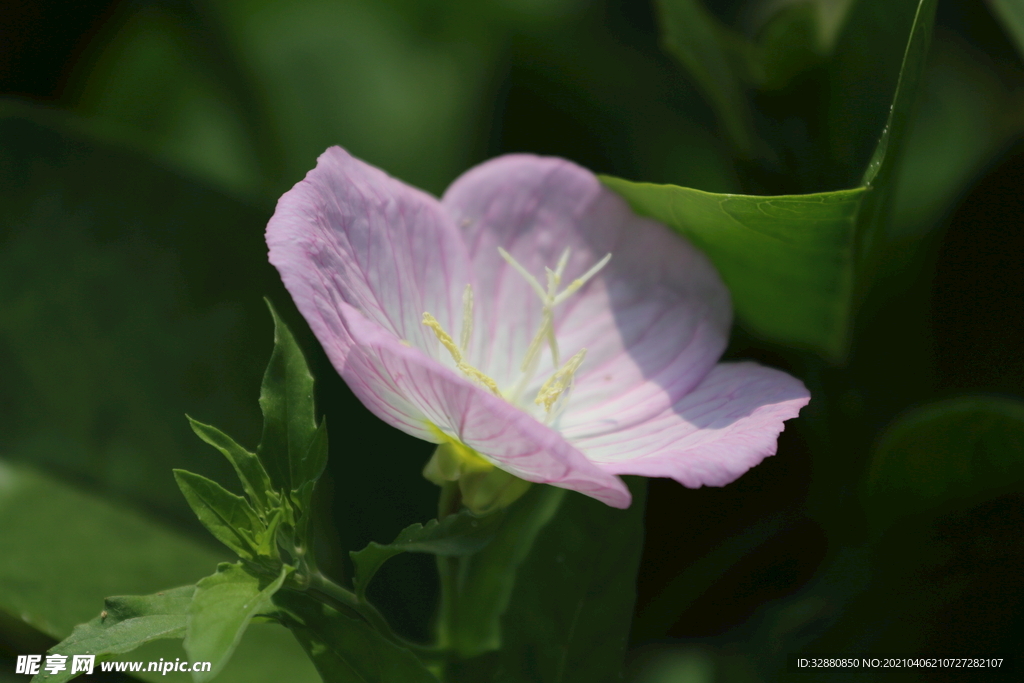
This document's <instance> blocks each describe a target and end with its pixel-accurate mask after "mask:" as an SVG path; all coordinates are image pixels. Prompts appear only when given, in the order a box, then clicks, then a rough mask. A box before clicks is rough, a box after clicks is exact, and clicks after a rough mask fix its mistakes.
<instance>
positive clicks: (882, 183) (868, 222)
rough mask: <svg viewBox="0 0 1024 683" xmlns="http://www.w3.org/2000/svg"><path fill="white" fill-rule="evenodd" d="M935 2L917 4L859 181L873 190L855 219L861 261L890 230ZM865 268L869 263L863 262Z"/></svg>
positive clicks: (869, 256) (872, 254)
mask: <svg viewBox="0 0 1024 683" xmlns="http://www.w3.org/2000/svg"><path fill="white" fill-rule="evenodd" d="M937 3H938V0H921V2H920V3H919V4H918V6H917V13H916V14H915V15H914V22H913V25H912V28H911V33H910V40H909V41H907V46H906V51H905V52H904V55H903V62H902V66H901V68H900V71H899V80H898V81H897V83H896V94H895V96H894V97H893V98H892V103H891V106H890V108H889V116H888V119H887V120H886V122H885V128H884V129H883V130H882V136H881V139H880V140H879V141H878V145H877V146H876V147H875V152H874V154H873V155H872V157H871V161H870V162H869V163H868V167H867V170H865V171H864V178H863V179H862V181H861V183H862V184H863V185H865V186H866V187H870V188H871V189H872V192H870V193H868V194H867V195H866V196H865V198H864V207H863V208H862V209H861V217H860V220H859V221H858V235H859V240H858V242H859V244H858V257H859V260H860V261H861V262H863V261H866V260H869V259H872V258H874V257H876V255H877V253H878V251H879V248H880V247H881V246H883V244H882V243H884V242H885V241H886V240H888V238H889V236H890V235H889V233H890V232H891V230H892V228H891V226H892V214H893V210H892V206H893V203H894V201H895V199H896V196H897V195H896V180H897V178H898V175H899V171H900V164H901V163H902V161H903V153H902V152H903V149H904V147H905V145H906V138H907V135H908V126H909V124H910V121H911V116H912V114H913V112H914V105H915V104H916V103H917V100H918V95H919V93H920V91H921V84H922V82H923V80H924V74H925V66H926V65H927V56H928V47H929V45H930V44H931V36H932V26H933V24H934V23H935V7H936V5H937ZM864 267H871V266H863V265H862V268H864Z"/></svg>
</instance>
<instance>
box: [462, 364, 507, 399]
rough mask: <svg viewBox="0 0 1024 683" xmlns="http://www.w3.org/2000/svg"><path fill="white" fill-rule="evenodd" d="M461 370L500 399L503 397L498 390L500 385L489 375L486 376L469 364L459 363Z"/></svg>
mask: <svg viewBox="0 0 1024 683" xmlns="http://www.w3.org/2000/svg"><path fill="white" fill-rule="evenodd" d="M459 370H461V371H462V372H463V374H465V375H467V376H468V377H469V378H470V379H475V380H476V381H478V382H480V383H481V384H483V385H484V386H485V387H487V388H488V389H490V390H491V393H492V394H494V395H495V396H497V397H498V398H501V397H502V396H501V389H499V388H498V383H497V382H495V381H494V380H493V379H491V378H490V377H488V376H487V375H485V374H484V373H482V372H480V371H479V370H477V369H476V368H474V367H473V366H472V365H470V364H469V363H459Z"/></svg>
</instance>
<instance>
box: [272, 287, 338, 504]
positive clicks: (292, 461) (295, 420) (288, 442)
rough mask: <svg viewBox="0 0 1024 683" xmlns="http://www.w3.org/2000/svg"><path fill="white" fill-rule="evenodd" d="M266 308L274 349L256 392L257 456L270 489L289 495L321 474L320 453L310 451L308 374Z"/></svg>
mask: <svg viewBox="0 0 1024 683" xmlns="http://www.w3.org/2000/svg"><path fill="white" fill-rule="evenodd" d="M267 307H268V308H269V309H270V314H271V316H273V318H274V351H273V353H271V355H270V362H269V363H268V364H267V370H266V372H265V373H264V375H263V385H262V387H261V389H260V408H261V409H262V411H263V437H262V439H261V440H260V445H259V448H258V449H257V451H256V452H257V454H258V455H259V459H260V462H262V463H263V466H264V467H265V468H266V469H267V472H268V473H269V474H270V479H271V481H272V482H273V483H274V486H275V487H276V488H277V489H278V490H280V491H292V490H295V489H298V488H300V487H301V486H302V484H303V483H305V482H307V481H311V480H314V479H316V477H318V476H319V475H320V472H321V471H323V465H324V463H323V459H322V458H321V453H320V451H319V450H318V449H310V445H311V444H312V442H313V441H314V438H315V436H316V434H317V432H318V429H317V424H316V416H315V413H314V409H313V376H312V375H311V374H310V372H309V366H308V365H307V364H306V359H305V357H304V356H303V355H302V351H301V350H300V349H299V346H298V344H297V343H296V342H295V337H294V336H292V333H291V331H290V330H289V329H288V326H287V325H285V323H284V321H283V320H281V318H280V317H279V316H278V314H277V311H275V310H274V307H273V305H272V304H271V303H270V301H269V300H268V301H267Z"/></svg>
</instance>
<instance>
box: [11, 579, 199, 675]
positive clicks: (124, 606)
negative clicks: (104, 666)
mask: <svg viewBox="0 0 1024 683" xmlns="http://www.w3.org/2000/svg"><path fill="white" fill-rule="evenodd" d="M195 591H196V587H195V586H182V587H181V588H172V589H170V590H167V591H161V592H159V593H155V594H153V595H122V596H116V597H111V598H107V599H106V600H104V602H103V611H102V612H100V614H99V615H98V616H96V617H95V618H93V619H92V620H91V621H87V622H86V623H84V624H79V625H78V626H76V627H75V630H74V631H72V632H71V635H69V636H68V637H67V638H65V639H64V640H62V641H61V642H59V643H57V644H56V645H54V646H53V647H52V648H50V650H49V653H50V654H61V655H64V656H66V657H67V658H68V659H67V668H66V669H65V670H64V671H61V672H58V673H56V674H50V673H47V672H45V671H43V672H41V673H39V674H36V675H35V676H33V677H32V681H31V683H44V682H45V683H63V682H64V681H68V680H70V679H72V678H75V677H76V676H78V675H79V673H74V674H72V673H71V661H72V657H73V656H74V655H95V656H96V659H97V661H103V660H105V659H108V658H109V656H110V655H117V654H122V653H125V652H131V651H132V650H134V649H136V648H138V647H141V646H142V645H145V644H146V643H148V642H151V641H154V640H159V639H161V638H183V637H184V636H185V628H186V622H187V614H188V607H189V604H190V603H191V602H192V595H193V594H194V593H195Z"/></svg>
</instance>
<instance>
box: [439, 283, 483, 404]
mask: <svg viewBox="0 0 1024 683" xmlns="http://www.w3.org/2000/svg"><path fill="white" fill-rule="evenodd" d="M466 291H469V292H470V294H469V302H470V304H469V307H470V313H472V306H473V298H472V297H473V295H472V291H471V290H470V289H469V287H468V286H467V287H466ZM465 301H466V299H465V296H463V304H465ZM463 313H465V308H463ZM465 323H466V321H465V318H463V327H462V337H463V339H465V338H466V337H467V335H466V326H465ZM423 324H424V325H426V326H427V327H429V328H430V329H432V330H433V331H434V335H436V336H437V340H438V341H439V342H441V345H442V346H444V347H445V348H446V349H448V353H450V354H451V355H452V360H454V361H455V367H456V368H458V370H459V372H461V373H462V374H464V375H466V376H467V377H469V378H470V379H472V380H476V381H477V382H480V383H481V384H483V385H484V386H485V387H487V388H488V389H490V390H491V393H493V394H494V395H495V396H498V397H500V396H501V389H499V388H498V383H497V382H495V381H494V380H493V379H491V378H490V377H488V376H487V375H485V374H484V373H482V372H480V371H479V370H477V369H476V368H474V367H473V366H472V365H470V364H469V363H467V362H466V361H465V360H463V359H462V352H461V351H460V350H459V347H458V346H456V345H455V340H454V339H452V336H451V335H450V334H448V333H447V332H445V331H444V328H443V327H441V323H439V322H437V318H435V317H434V316H432V315H430V314H429V313H426V312H424V313H423Z"/></svg>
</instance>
